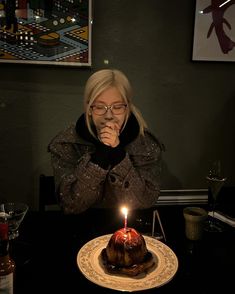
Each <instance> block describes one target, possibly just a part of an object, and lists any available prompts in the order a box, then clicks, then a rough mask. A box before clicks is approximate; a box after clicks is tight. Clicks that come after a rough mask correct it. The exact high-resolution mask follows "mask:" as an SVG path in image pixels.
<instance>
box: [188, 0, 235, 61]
mask: <svg viewBox="0 0 235 294" xmlns="http://www.w3.org/2000/svg"><path fill="white" fill-rule="evenodd" d="M234 4H235V0H196V12H195V27H194V42H193V58H192V59H193V60H205V61H235V5H234Z"/></svg>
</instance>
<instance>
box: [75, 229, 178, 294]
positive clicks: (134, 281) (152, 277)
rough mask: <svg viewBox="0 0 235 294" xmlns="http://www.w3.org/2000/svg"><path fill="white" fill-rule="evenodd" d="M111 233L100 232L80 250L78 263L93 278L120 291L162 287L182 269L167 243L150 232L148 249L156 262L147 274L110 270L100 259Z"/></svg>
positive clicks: (146, 237)
mask: <svg viewBox="0 0 235 294" xmlns="http://www.w3.org/2000/svg"><path fill="white" fill-rule="evenodd" d="M110 237H111V234H109V235H104V236H100V237H98V238H95V239H93V240H91V241H89V242H87V243H86V244H85V245H84V246H83V247H82V248H81V249H80V250H79V252H78V254H77V265H78V267H79V269H80V271H81V272H82V274H83V275H84V276H85V277H86V278H87V279H88V280H90V281H91V282H93V283H95V284H97V285H99V286H102V287H106V288H110V289H113V290H118V291H128V292H132V291H140V290H147V289H151V288H155V287H160V286H163V285H165V284H166V283H168V282H169V281H170V280H171V279H172V278H173V277H174V275H175V273H176V272H177V269H178V259H177V257H176V255H175V253H174V252H173V251H172V249H170V248H169V247H168V246H167V245H165V244H164V243H162V242H161V241H158V240H156V239H153V238H151V237H148V236H144V238H145V241H146V245H147V248H148V250H149V251H150V252H151V253H152V254H153V257H154V258H155V261H156V266H155V267H154V268H153V269H152V270H150V271H149V272H148V273H147V274H146V275H138V276H136V277H128V276H124V275H118V274H109V273H107V272H106V271H105V268H104V266H103V264H102V261H101V259H100V253H101V251H102V249H103V248H105V247H106V246H107V243H108V241H109V239H110Z"/></svg>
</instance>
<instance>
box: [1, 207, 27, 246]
mask: <svg viewBox="0 0 235 294" xmlns="http://www.w3.org/2000/svg"><path fill="white" fill-rule="evenodd" d="M28 209H29V207H28V205H27V204H25V203H21V202H8V203H2V204H1V205H0V217H1V218H5V220H6V221H7V222H8V226H9V240H13V239H15V238H17V237H18V236H19V226H20V224H21V222H22V220H23V219H24V217H25V215H26V213H27V211H28Z"/></svg>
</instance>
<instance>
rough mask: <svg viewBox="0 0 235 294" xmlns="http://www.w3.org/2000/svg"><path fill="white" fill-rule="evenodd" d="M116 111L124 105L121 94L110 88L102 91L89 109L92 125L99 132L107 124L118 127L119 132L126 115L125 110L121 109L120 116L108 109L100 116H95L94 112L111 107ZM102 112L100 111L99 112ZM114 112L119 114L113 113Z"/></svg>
mask: <svg viewBox="0 0 235 294" xmlns="http://www.w3.org/2000/svg"><path fill="white" fill-rule="evenodd" d="M113 105H114V107H115V108H117V109H120V107H123V105H126V104H125V102H124V100H123V98H122V96H121V94H120V93H119V91H118V90H117V88H115V87H110V88H108V89H107V90H105V91H103V92H102V93H101V94H100V95H99V96H98V97H97V98H96V99H95V101H94V102H93V103H92V107H91V116H92V120H93V123H94V125H95V127H96V129H97V131H99V130H100V129H102V128H104V127H105V126H106V125H107V124H114V125H117V126H118V127H119V130H120V129H121V128H122V125H123V123H124V121H125V118H126V115H127V108H126V107H124V108H125V110H124V109H123V110H122V111H121V112H122V113H121V114H114V113H113V112H112V110H111V109H110V108H108V110H107V111H106V112H105V113H104V114H102V115H100V114H97V113H96V111H95V108H96V109H97V108H99V109H100V108H103V107H104V106H108V107H110V106H113ZM101 112H102V111H101ZM114 112H115V113H116V112H120V111H119V110H118V111H115V110H114Z"/></svg>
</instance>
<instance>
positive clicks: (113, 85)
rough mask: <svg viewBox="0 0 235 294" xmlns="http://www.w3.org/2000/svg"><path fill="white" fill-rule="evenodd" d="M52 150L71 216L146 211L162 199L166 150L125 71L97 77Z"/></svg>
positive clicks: (60, 192)
mask: <svg viewBox="0 0 235 294" xmlns="http://www.w3.org/2000/svg"><path fill="white" fill-rule="evenodd" d="M49 151H50V152H51V160H52V167H53V171H54V176H55V183H56V189H57V192H58V201H59V203H60V205H61V207H62V209H63V210H64V212H65V213H66V214H78V213H80V212H83V211H85V210H87V209H88V208H91V207H93V208H94V207H99V208H114V207H118V206H121V205H126V206H127V207H128V208H129V209H143V208H149V207H151V206H153V205H154V204H155V203H156V201H157V199H158V196H159V192H160V186H159V179H160V172H161V154H162V145H161V144H160V143H159V141H158V140H157V139H156V138H155V137H154V135H153V134H151V133H150V132H149V130H148V129H147V125H146V123H145V121H144V119H143V117H142V115H141V113H140V112H139V111H138V110H137V108H136V107H135V106H134V104H133V102H132V89H131V85H130V83H129V81H128V79H127V77H126V76H125V75H124V74H123V73H122V72H121V71H119V70H110V69H103V70H100V71H97V72H95V73H94V74H93V75H91V77H90V78H89V79H88V81H87V83H86V86H85V91H84V113H83V114H82V115H81V116H80V118H79V119H78V121H77V123H76V125H71V126H70V127H69V128H67V129H66V130H64V131H62V132H60V133H59V134H58V135H57V136H56V137H55V138H54V139H53V140H52V141H51V143H50V144H49Z"/></svg>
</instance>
